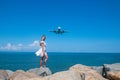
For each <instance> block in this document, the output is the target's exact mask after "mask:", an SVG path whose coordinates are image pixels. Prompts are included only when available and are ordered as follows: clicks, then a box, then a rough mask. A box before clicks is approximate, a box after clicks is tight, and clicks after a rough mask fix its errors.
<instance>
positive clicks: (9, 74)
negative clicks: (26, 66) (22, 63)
mask: <svg viewBox="0 0 120 80" xmlns="http://www.w3.org/2000/svg"><path fill="white" fill-rule="evenodd" d="M6 71H7V73H8V77H9V78H10V77H11V76H12V75H13V73H14V72H13V71H11V70H6Z"/></svg>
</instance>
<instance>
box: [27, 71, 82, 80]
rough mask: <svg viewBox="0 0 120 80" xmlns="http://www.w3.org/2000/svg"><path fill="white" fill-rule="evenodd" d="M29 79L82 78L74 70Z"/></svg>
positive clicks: (60, 79)
mask: <svg viewBox="0 0 120 80" xmlns="http://www.w3.org/2000/svg"><path fill="white" fill-rule="evenodd" d="M29 80H82V79H81V76H80V75H79V73H78V72H76V71H71V70H68V71H61V72H57V73H54V74H53V75H50V76H46V77H43V78H42V79H41V78H31V79H29Z"/></svg>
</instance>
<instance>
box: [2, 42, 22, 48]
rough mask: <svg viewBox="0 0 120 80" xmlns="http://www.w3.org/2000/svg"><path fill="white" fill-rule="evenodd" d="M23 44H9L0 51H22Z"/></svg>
mask: <svg viewBox="0 0 120 80" xmlns="http://www.w3.org/2000/svg"><path fill="white" fill-rule="evenodd" d="M21 49H22V44H18V45H12V44H11V43H7V45H6V46H1V47H0V50H21Z"/></svg>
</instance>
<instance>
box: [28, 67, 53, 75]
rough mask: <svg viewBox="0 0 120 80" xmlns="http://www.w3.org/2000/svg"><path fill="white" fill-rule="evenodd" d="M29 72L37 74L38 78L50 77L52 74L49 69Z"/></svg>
mask: <svg viewBox="0 0 120 80" xmlns="http://www.w3.org/2000/svg"><path fill="white" fill-rule="evenodd" d="M27 72H30V73H34V74H37V75H38V76H48V75H51V74H52V72H51V70H50V69H49V68H34V69H30V70H28V71H27Z"/></svg>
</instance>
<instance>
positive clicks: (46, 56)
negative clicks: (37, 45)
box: [44, 53, 48, 67]
mask: <svg viewBox="0 0 120 80" xmlns="http://www.w3.org/2000/svg"><path fill="white" fill-rule="evenodd" d="M47 60H48V55H47V53H46V54H45V60H44V67H46V62H47Z"/></svg>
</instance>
